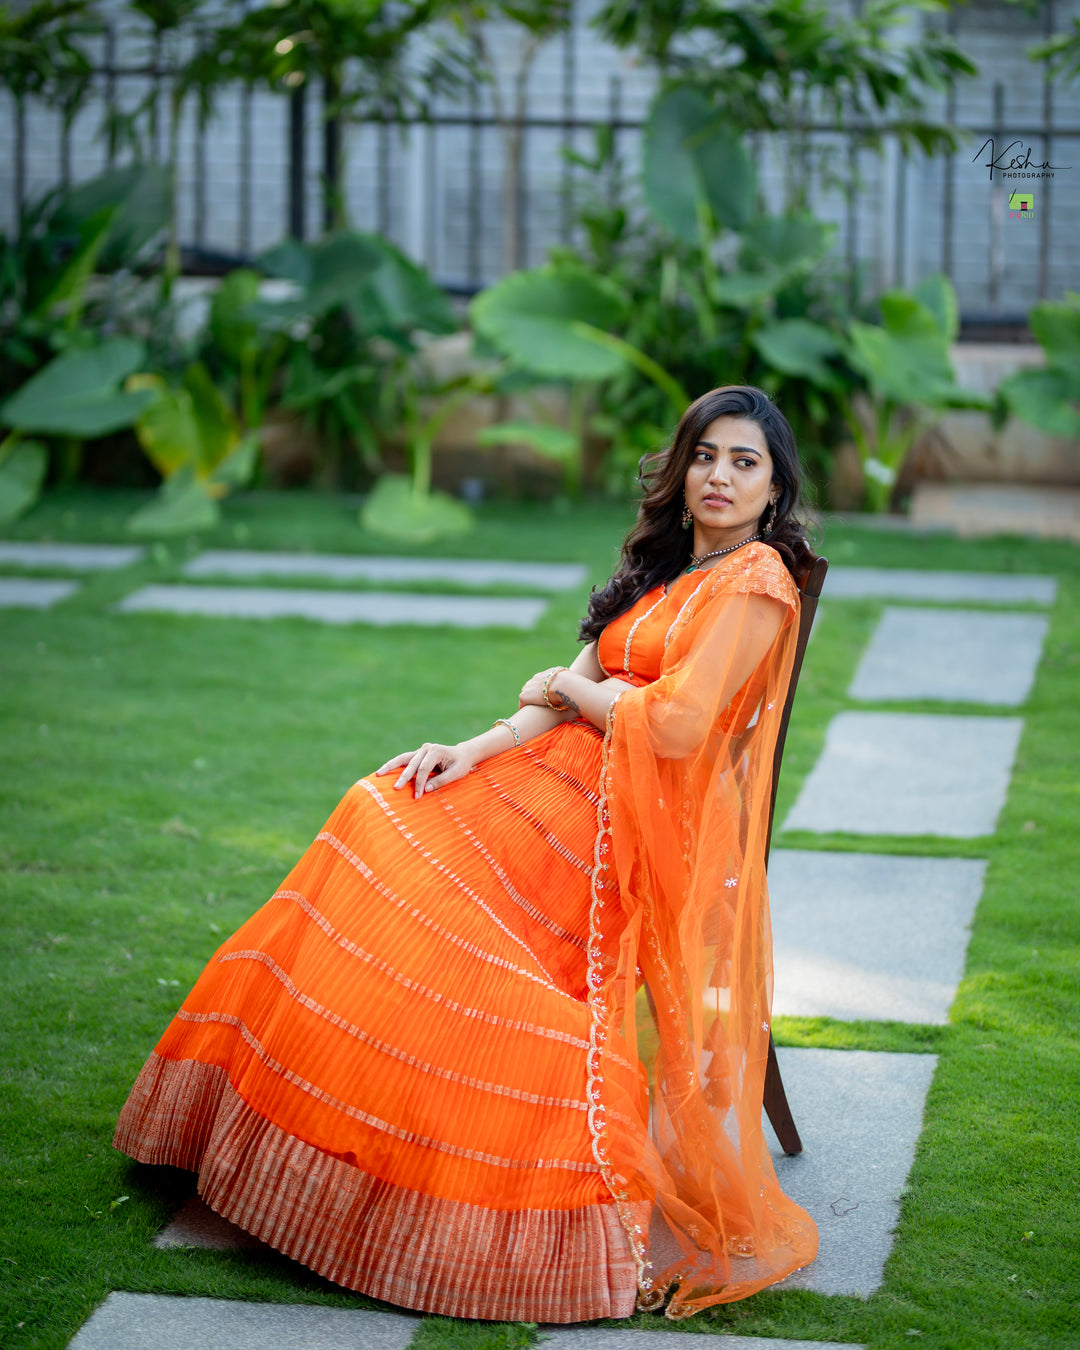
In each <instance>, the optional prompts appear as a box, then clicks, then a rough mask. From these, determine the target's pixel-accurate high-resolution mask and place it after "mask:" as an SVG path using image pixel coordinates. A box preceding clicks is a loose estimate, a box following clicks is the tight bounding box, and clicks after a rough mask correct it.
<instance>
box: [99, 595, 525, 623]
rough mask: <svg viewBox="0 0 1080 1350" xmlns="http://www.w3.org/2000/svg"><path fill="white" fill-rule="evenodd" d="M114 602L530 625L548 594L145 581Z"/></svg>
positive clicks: (231, 614)
mask: <svg viewBox="0 0 1080 1350" xmlns="http://www.w3.org/2000/svg"><path fill="white" fill-rule="evenodd" d="M116 608H117V609H118V610H119V611H121V613H124V614H136V613H143V614H145V613H153V614H196V615H204V616H212V617H215V618H229V619H282V618H296V619H314V620H316V621H317V622H319V623H335V624H341V623H370V624H376V625H379V626H380V627H385V626H387V625H394V624H417V625H421V626H423V627H433V626H447V625H448V626H451V627H454V628H521V629H529V628H534V627H535V626H536V624H537V622H538V620H539V619H540V617H541V615H542V614H543V613H544V611H545V610H546V609H547V601H546V600H532V599H527V598H524V597H521V598H518V597H515V598H514V599H500V598H499V597H496V596H478V595H418V594H416V593H415V592H412V591H309V590H299V589H293V588H291V587H290V588H288V589H276V590H275V589H270V588H268V587H263V586H143V587H141V588H140V589H139V590H137V591H133V592H132V594H131V595H128V596H125V597H124V599H123V600H121V601H120V602H119V604H118V605H117V606H116Z"/></svg>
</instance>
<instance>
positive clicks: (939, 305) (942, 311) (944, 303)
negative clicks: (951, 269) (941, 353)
mask: <svg viewBox="0 0 1080 1350" xmlns="http://www.w3.org/2000/svg"><path fill="white" fill-rule="evenodd" d="M912 295H913V296H914V297H915V299H916V300H921V301H922V303H923V304H924V305H925V306H926V308H927V309H928V310H929V311H930V313H931V314H932V315H933V316H934V320H935V322H936V323H937V326H938V329H939V330H940V332H941V333H942V335H943V336H944V338H945V341H946V342H955V341H956V339H957V337H958V336H959V334H960V309H959V306H958V305H957V303H956V292H955V291H954V290H953V285H952V282H951V281H950V280H949V278H948V277H947V276H945V275H944V274H943V273H941V272H932V273H931V274H930V275H929V276H927V277H923V279H922V281H920V282H919V284H918V285H917V286H916V287H915V288H914V290H913V291H912Z"/></svg>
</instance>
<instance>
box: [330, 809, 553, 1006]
mask: <svg viewBox="0 0 1080 1350" xmlns="http://www.w3.org/2000/svg"><path fill="white" fill-rule="evenodd" d="M315 838H316V839H317V840H321V841H322V842H323V843H326V844H329V845H330V847H331V848H333V849H335V850H336V851H337V852H338V853H340V854H341V856H342V857H343V858H344V859H345V861H346V862H347V863H349V864H350V865H351V866H352V867H355V868H356V870H357V871H358V872H359V873H360V874H361V876H363V877H364V878H365V879H366V880H367V881H369V882H370V883H371V885H372V886H373V887H374V888H375V889H376V890H377V891H378V892H379V894H380V895H382V896H384V897H385V898H386V899H387V900H389V901H391V903H392V904H395V905H397V906H398V907H399V908H400V909H406V907H407V905H408V901H406V900H402V899H401V898H400V897H399V896H398V895H395V893H394V892H393V891H392V890H391V889H390V888H389V886H387V885H386V884H385V882H382V881H380V880H379V878H378V877H377V876H376V875H375V873H374V872H373V871H372V870H371V868H370V867H369V866H368V865H367V863H366V862H364V860H363V859H362V858H359V857H357V855H356V854H355V853H354V852H353V851H352V849H351V848H349V846H348V844H344V843H342V841H341V840H340V839H338V837H337V836H336V835H333V834H331V833H330V831H329V830H322V831H320V832H319V834H317V835H316V836H315ZM407 912H408V914H409V917H410V918H413V919H416V920H417V922H418V923H422V924H423V925H424V927H425V928H430V929H431V931H432V932H433V933H438V935H439V937H441V938H444V939H445V940H446V941H447V942H452V943H453V944H454V946H455V947H460V948H461V950H462V951H465V952H468V953H469V954H470V955H472V956H475V957H477V958H478V959H479V960H481V961H486V962H487V963H488V964H489V965H492V966H501V967H502V969H503V970H509V971H511V972H513V974H515V975H520V976H521V977H522V979H525V980H532V981H533V983H534V984H539V985H543V987H544V988H545V989H550V990H551V991H552V993H555V994H560V995H562V997H563V998H570V997H571V995H569V994H566V993H564V992H563V990H562V989H560V988H559V986H558V985H557V984H554V983H553V982H552V980H551V977H550V976H549V975H548V974H547V971H544V975H545V976H547V978H546V979H542V978H541V977H540V976H539V975H534V974H533V973H532V971H530V970H525V969H524V968H523V967H521V966H515V965H514V963H513V962H512V961H507V960H506V958H505V957H502V956H496V955H495V953H494V952H486V951H484V949H483V948H482V947H477V946H476V944H475V943H472V942H469V941H468V940H467V939H466V938H463V937H461V936H460V935H459V934H457V933H452V932H451V931H450V929H449V928H444V927H443V926H442V924H439V923H436V922H435V920H434V919H430V918H428V916H427V915H426V914H424V913H422V912H421V911H420V910H419V909H410V910H408V911H407ZM499 926H500V927H502V925H501V924H500V925H499ZM511 936H513V935H512V934H511ZM521 945H522V946H524V943H522V944H521ZM525 950H526V951H528V948H527V947H526V948H525ZM530 954H531V953H530ZM534 959H535V958H534ZM536 964H537V965H538V966H539V965H540V963H539V961H537V963H536ZM540 968H541V970H543V967H542V966H541V967H540Z"/></svg>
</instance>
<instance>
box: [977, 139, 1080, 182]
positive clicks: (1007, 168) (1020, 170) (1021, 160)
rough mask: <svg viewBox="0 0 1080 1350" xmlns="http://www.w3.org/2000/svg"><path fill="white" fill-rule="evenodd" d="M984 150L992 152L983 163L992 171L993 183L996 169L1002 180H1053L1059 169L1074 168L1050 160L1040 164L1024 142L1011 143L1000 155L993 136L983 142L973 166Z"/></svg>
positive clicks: (991, 178) (991, 179)
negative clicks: (1032, 156)
mask: <svg viewBox="0 0 1080 1350" xmlns="http://www.w3.org/2000/svg"><path fill="white" fill-rule="evenodd" d="M984 150H989V152H990V155H989V158H988V159H985V160H983V163H984V164H985V166H986V167H987V168H988V169H989V170H990V181H991V183H992V182H993V181H994V170H995V169H996V170H997V171H998V173H999V174H1000V175H1001V177H1002V178H1053V176H1054V174H1055V172H1057V171H1058V170H1059V169H1060V170H1061V171H1062V172H1064V170H1066V169H1069V168H1071V167H1072V165H1070V164H1051V163H1050V161H1049V160H1044V161H1043V163H1041V164H1040V163H1038V162H1037V161H1035V160H1033V159H1032V158H1031V146H1030V145H1025V144H1024V142H1023V141H1010V142H1009V144H1008V145H1007V146H1006V147H1005V149H1004V150H1002V151H1001V153H1000V154H999V153H998V149H997V146H996V145H995V144H994V138H993V137H992V136H991V137H990V139H989V140H986V141H983V143H982V145H981V146H980V147H979V148H978V150H977V151H976V152H975V154H974V155H973V156H972V160H971V162H972V164H974V163H975V161H976V160H977V159H978V158H979V156H980V155H981V154H982V152H983V151H984Z"/></svg>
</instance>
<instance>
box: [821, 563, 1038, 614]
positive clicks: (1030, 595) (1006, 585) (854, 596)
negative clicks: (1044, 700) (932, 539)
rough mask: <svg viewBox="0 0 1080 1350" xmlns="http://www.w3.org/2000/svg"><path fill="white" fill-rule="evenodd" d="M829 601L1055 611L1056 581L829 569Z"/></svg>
mask: <svg viewBox="0 0 1080 1350" xmlns="http://www.w3.org/2000/svg"><path fill="white" fill-rule="evenodd" d="M825 594H826V595H827V596H828V597H829V599H830V600H937V601H940V602H942V603H944V604H956V603H964V602H967V601H976V602H978V603H982V604H991V605H1019V604H1036V605H1052V604H1053V603H1054V596H1055V595H1056V594H1057V581H1056V579H1055V578H1054V577H1045V576H1035V575H1032V574H1029V573H1022V572H1021V573H1016V572H923V571H918V570H916V569H915V568H906V567H830V568H829V576H828V579H827V580H826V582H825Z"/></svg>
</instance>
